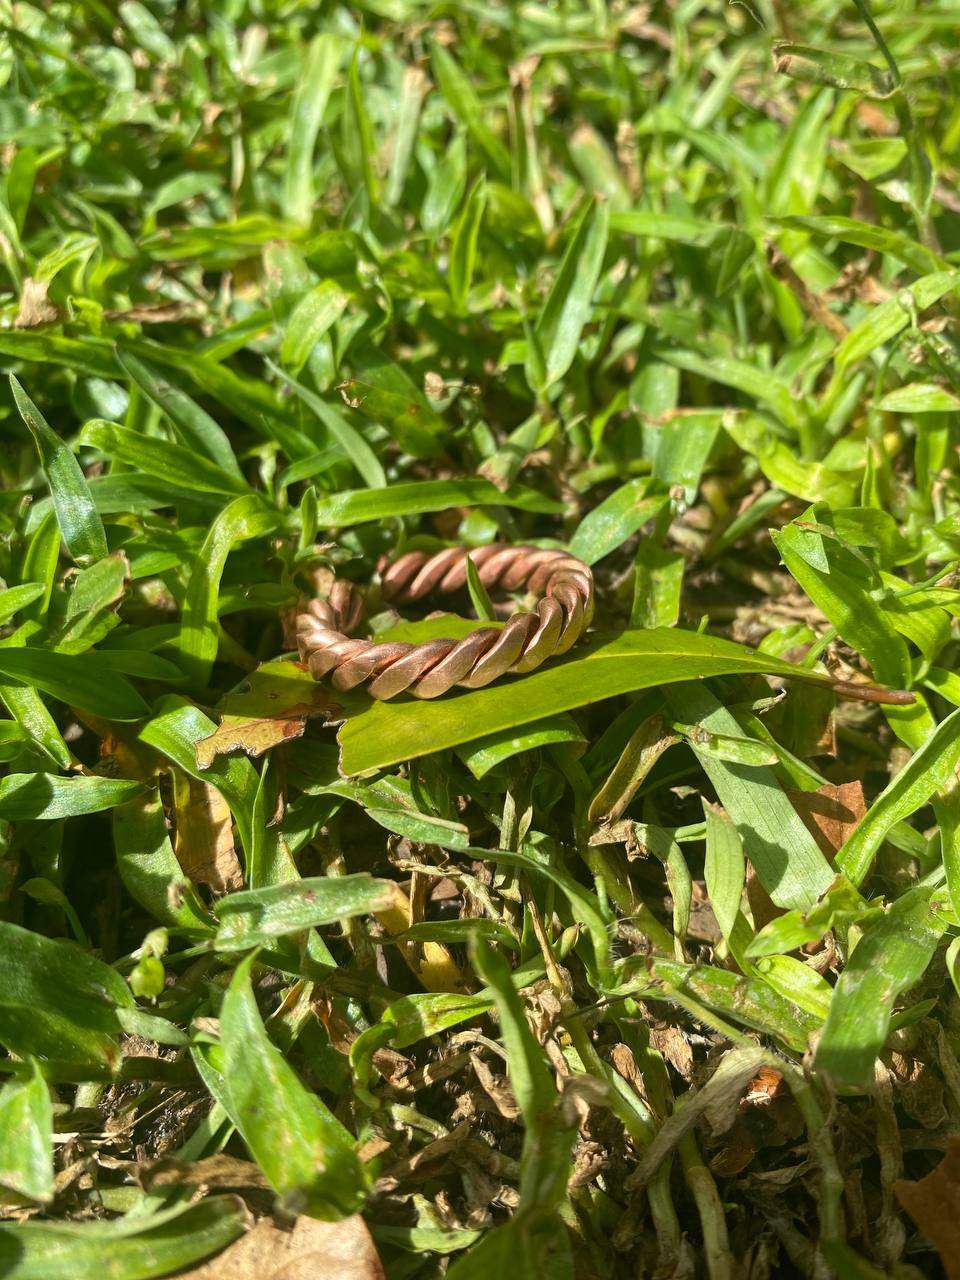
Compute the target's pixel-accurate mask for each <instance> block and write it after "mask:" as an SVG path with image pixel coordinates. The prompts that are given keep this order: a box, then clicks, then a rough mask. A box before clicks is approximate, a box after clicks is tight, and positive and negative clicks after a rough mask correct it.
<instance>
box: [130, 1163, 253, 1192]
mask: <svg viewBox="0 0 960 1280" xmlns="http://www.w3.org/2000/svg"><path fill="white" fill-rule="evenodd" d="M136 1176H137V1181H138V1182H139V1183H140V1185H141V1186H142V1187H143V1188H144V1190H145V1191H154V1190H156V1189H157V1188H158V1187H177V1186H195V1187H205V1188H206V1189H207V1190H208V1191H213V1190H220V1189H222V1188H224V1187H258V1188H265V1187H268V1186H269V1185H270V1184H269V1183H268V1182H267V1180H266V1178H265V1177H264V1176H263V1174H262V1173H261V1172H260V1170H259V1169H258V1168H257V1166H256V1165H255V1164H251V1162H250V1161H249V1160H238V1159H237V1158H236V1157H235V1156H226V1155H217V1156H209V1157H208V1158H207V1159H206V1160H195V1161H188V1160H178V1159H177V1158H176V1157H175V1156H164V1157H162V1158H161V1159H159V1160H145V1161H141V1162H140V1164H138V1165H137V1170H136Z"/></svg>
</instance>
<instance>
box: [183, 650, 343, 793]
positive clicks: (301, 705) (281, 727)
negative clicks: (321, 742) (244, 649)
mask: <svg viewBox="0 0 960 1280" xmlns="http://www.w3.org/2000/svg"><path fill="white" fill-rule="evenodd" d="M217 709H218V711H220V713H221V720H220V727H219V728H218V729H217V730H216V731H215V732H214V733H212V734H210V736H209V737H208V738H202V739H201V740H200V741H199V742H198V743H197V748H196V751H197V764H198V766H199V767H200V768H201V769H209V767H210V765H211V764H213V761H214V760H215V759H216V757H217V756H219V755H225V754H227V753H228V752H231V751H243V752H245V753H246V754H247V755H248V756H251V757H253V758H254V759H255V758H256V757H258V756H262V755H263V753H264V752H265V751H269V750H270V749H271V747H276V746H279V745H280V743H282V742H289V741H290V740H291V739H292V738H300V737H302V736H303V731H304V729H305V728H306V727H307V721H308V720H313V719H317V718H321V719H324V720H329V719H331V718H332V717H334V716H336V715H337V714H339V711H340V707H339V706H337V704H336V703H334V702H331V700H330V695H329V693H328V691H327V690H326V689H325V688H324V687H323V686H322V685H320V684H317V682H316V681H315V680H314V679H313V677H312V676H311V675H310V674H309V673H308V672H305V671H304V670H303V668H302V667H300V666H298V665H297V664H296V663H294V662H273V663H269V664H268V665H267V666H266V667H261V668H260V670H259V671H255V672H254V673H253V675H252V676H251V677H250V679H249V680H248V681H247V682H246V687H245V688H244V689H242V690H240V691H239V692H237V693H231V694H228V696H227V697H226V698H224V699H223V701H222V702H221V703H220V705H219V707H218V708H217Z"/></svg>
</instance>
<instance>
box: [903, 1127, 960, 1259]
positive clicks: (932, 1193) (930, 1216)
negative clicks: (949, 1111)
mask: <svg viewBox="0 0 960 1280" xmlns="http://www.w3.org/2000/svg"><path fill="white" fill-rule="evenodd" d="M893 1190H894V1193H895V1194H896V1197H897V1199H898V1200H899V1201H900V1204H901V1205H902V1206H903V1208H904V1209H906V1211H907V1213H909V1215H910V1217H911V1218H912V1219H913V1220H914V1222H915V1223H916V1224H917V1226H918V1227H919V1228H920V1230H921V1231H922V1232H923V1234H924V1235H925V1236H926V1237H927V1239H928V1240H929V1241H930V1243H931V1244H932V1245H933V1247H934V1248H935V1249H936V1251H937V1253H938V1254H939V1255H940V1261H941V1262H942V1263H943V1268H944V1271H945V1272H946V1274H947V1277H948V1280H960V1138H951V1139H950V1140H949V1143H948V1145H947V1154H946V1155H945V1156H944V1157H943V1159H942V1160H941V1161H940V1163H939V1164H938V1165H937V1167H936V1168H935V1169H934V1170H933V1171H932V1172H931V1173H928V1174H927V1176H926V1177H925V1178H920V1179H918V1181H916V1182H910V1181H908V1180H907V1179H905V1178H901V1179H899V1181H897V1182H895V1183H894V1184H893Z"/></svg>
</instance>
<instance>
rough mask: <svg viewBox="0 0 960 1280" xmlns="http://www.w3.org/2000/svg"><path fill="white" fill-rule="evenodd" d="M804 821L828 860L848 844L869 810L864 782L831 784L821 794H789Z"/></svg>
mask: <svg viewBox="0 0 960 1280" xmlns="http://www.w3.org/2000/svg"><path fill="white" fill-rule="evenodd" d="M789 795H790V800H791V803H792V804H793V807H794V808H795V809H796V811H797V813H798V815H799V817H800V820H801V822H802V823H803V825H804V826H805V827H806V828H807V830H808V831H809V832H810V834H811V835H812V836H813V838H814V840H816V842H817V844H818V845H819V846H820V849H821V851H822V852H823V853H825V854H826V855H827V857H832V856H833V855H834V854H835V853H836V852H837V850H838V849H840V848H842V847H843V845H844V844H845V843H846V840H847V837H848V836H849V835H850V834H851V832H852V831H853V829H854V827H855V826H856V825H857V823H858V822H859V821H860V819H861V818H862V817H863V815H864V814H865V813H866V811H867V805H866V801H865V799H864V796H863V783H862V782H842V783H840V785H839V786H836V785H834V784H832V783H831V784H828V785H827V786H824V787H820V789H819V790H818V791H790V792H789Z"/></svg>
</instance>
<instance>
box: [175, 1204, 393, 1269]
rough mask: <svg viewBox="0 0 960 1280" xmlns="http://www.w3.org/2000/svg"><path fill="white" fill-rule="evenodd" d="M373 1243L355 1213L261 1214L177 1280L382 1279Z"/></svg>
mask: <svg viewBox="0 0 960 1280" xmlns="http://www.w3.org/2000/svg"><path fill="white" fill-rule="evenodd" d="M383 1275H384V1271H383V1267H382V1265H381V1263H380V1258H379V1255H378V1254H377V1250H376V1246H375V1245H374V1243H373V1240H372V1239H371V1237H370V1232H369V1231H368V1230H367V1225H366V1223H365V1222H364V1220H363V1219H362V1218H361V1217H360V1215H359V1214H354V1216H353V1217H352V1218H343V1219H341V1221H340V1222H318V1221H317V1219H316V1218H296V1219H295V1220H294V1222H293V1225H292V1226H290V1225H287V1224H286V1223H284V1224H283V1225H279V1224H278V1223H277V1222H276V1221H274V1220H271V1219H269V1218H261V1219H260V1221H259V1222H258V1223H257V1225H256V1226H255V1227H254V1228H253V1230H252V1231H248V1232H247V1234H246V1235H244V1236H241V1237H240V1239H239V1240H235V1241H234V1242H233V1244H231V1245H228V1246H227V1248H226V1249H224V1251H223V1252H222V1253H219V1254H217V1256H216V1257H215V1258H212V1259H211V1260H210V1261H209V1262H205V1263H204V1264H203V1266H201V1267H196V1268H194V1269H193V1270H192V1271H185V1272H182V1273H181V1275H180V1277H179V1280H321V1277H326V1276H329V1277H330V1280H334V1277H336V1280H383Z"/></svg>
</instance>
